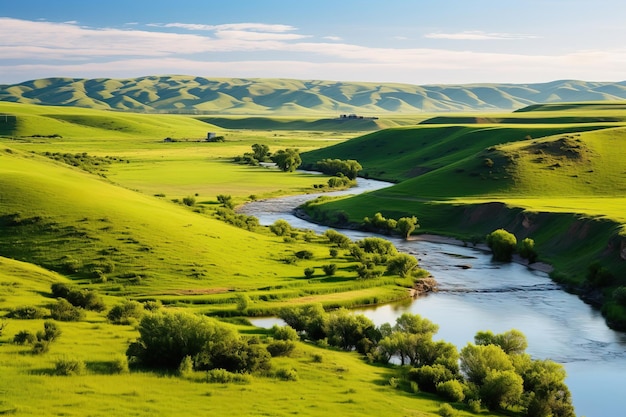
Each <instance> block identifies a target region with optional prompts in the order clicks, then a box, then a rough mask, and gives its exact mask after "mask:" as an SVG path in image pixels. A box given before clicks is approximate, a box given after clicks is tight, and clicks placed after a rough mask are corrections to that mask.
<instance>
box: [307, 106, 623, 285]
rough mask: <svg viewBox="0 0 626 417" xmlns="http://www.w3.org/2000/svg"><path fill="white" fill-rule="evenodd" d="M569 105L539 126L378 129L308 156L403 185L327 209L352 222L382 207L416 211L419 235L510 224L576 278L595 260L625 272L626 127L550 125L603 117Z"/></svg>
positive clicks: (539, 116)
mask: <svg viewBox="0 0 626 417" xmlns="http://www.w3.org/2000/svg"><path fill="white" fill-rule="evenodd" d="M569 107H570V108H571V109H570V110H569V111H563V110H561V111H560V113H558V115H555V114H554V112H545V113H536V114H534V117H535V124H530V123H524V124H521V125H506V124H501V125H497V124H472V125H459V126H449V125H431V124H425V125H423V126H419V127H413V128H402V129H390V130H386V131H381V132H375V133H372V134H369V135H366V136H363V137H360V138H357V139H354V140H351V141H348V142H344V143H341V144H339V145H336V146H335V147H333V148H324V149H320V150H317V151H313V152H311V153H309V154H306V155H305V160H306V161H314V160H317V159H320V158H324V157H331V155H332V157H343V158H346V157H351V158H355V159H357V160H359V161H360V162H361V164H362V165H363V166H364V172H366V173H368V174H369V175H370V176H373V177H379V178H383V179H390V180H394V181H401V182H400V183H399V184H397V185H395V186H393V187H390V188H387V189H384V190H380V191H377V192H373V193H369V194H368V195H362V196H357V197H354V198H350V199H342V200H340V201H337V202H331V203H328V204H327V205H324V210H330V211H335V210H343V211H346V212H347V213H349V214H350V217H351V219H352V220H354V221H360V220H361V219H362V218H363V217H364V216H371V215H372V214H374V213H375V212H377V211H380V212H382V213H383V215H385V216H386V217H393V218H398V217H401V216H404V215H407V214H409V215H413V214H415V215H417V217H418V218H419V219H420V223H421V224H422V229H421V231H422V232H433V233H443V234H448V235H452V236H457V237H460V238H463V239H466V240H469V239H472V238H473V237H474V236H484V235H485V234H486V233H489V232H490V231H492V230H494V229H496V228H500V227H505V228H507V229H508V230H511V231H512V232H514V233H515V234H516V235H517V236H518V239H521V238H524V237H531V238H533V239H534V240H535V241H536V243H537V245H538V250H539V254H540V258H542V259H543V260H545V261H548V262H551V263H553V264H554V265H555V266H556V267H557V269H558V270H559V271H560V272H561V278H562V279H564V280H566V281H568V282H570V283H579V284H580V283H581V282H582V281H583V279H584V276H585V273H586V270H587V266H588V265H589V264H591V263H592V262H594V261H596V260H599V261H601V262H602V263H603V264H604V265H606V266H607V267H609V268H610V269H611V270H612V271H613V273H614V275H615V276H617V277H623V276H624V274H623V272H624V261H622V260H620V258H619V254H620V250H621V248H623V245H624V243H623V242H624V238H623V236H624V234H625V231H624V224H626V217H625V216H624V210H623V208H624V207H626V198H624V195H625V192H626V189H625V185H624V184H626V181H625V179H626V178H625V177H626V174H625V173H626V155H625V152H626V146H624V144H623V143H624V139H625V138H626V129H625V128H623V127H615V124H609V125H604V124H598V123H582V124H560V123H555V124H545V122H546V120H545V119H544V117H545V116H546V115H547V114H548V113H550V116H549V122H552V123H554V121H558V120H559V119H560V118H570V117H579V115H580V114H587V115H588V117H590V118H594V117H597V118H600V119H602V118H603V117H604V116H605V114H604V112H603V111H602V110H598V109H597V108H595V106H591V107H587V106H574V105H569ZM604 111H607V110H606V109H604ZM608 111H609V113H612V114H615V111H616V110H615V107H614V106H612V107H611V109H610V110H608ZM589 112H591V113H589ZM595 112H597V113H595ZM529 114H530V113H529ZM527 117H528V116H527ZM527 121H528V120H527ZM487 158H489V159H490V160H491V161H493V163H494V165H493V166H492V167H488V166H486V165H485V160H486V159H487ZM489 202H499V204H494V203H489ZM486 203H489V204H486ZM507 207H508V208H507ZM524 210H525V211H524ZM550 213H553V214H550ZM554 213H559V214H554ZM572 255H573V256H572ZM620 282H621V280H620Z"/></svg>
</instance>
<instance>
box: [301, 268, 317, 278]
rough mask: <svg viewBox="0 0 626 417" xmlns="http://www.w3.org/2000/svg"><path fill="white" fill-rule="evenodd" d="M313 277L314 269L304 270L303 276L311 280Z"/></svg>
mask: <svg viewBox="0 0 626 417" xmlns="http://www.w3.org/2000/svg"><path fill="white" fill-rule="evenodd" d="M313 275H315V269H314V268H304V276H305V277H306V278H313Z"/></svg>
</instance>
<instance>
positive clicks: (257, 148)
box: [252, 143, 270, 162]
mask: <svg viewBox="0 0 626 417" xmlns="http://www.w3.org/2000/svg"><path fill="white" fill-rule="evenodd" d="M252 154H253V156H254V159H256V160H257V161H261V162H263V161H266V160H267V159H268V158H269V156H270V147H269V146H267V145H264V144H260V143H255V144H254V145H252Z"/></svg>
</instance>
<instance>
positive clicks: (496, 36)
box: [424, 30, 537, 41]
mask: <svg viewBox="0 0 626 417" xmlns="http://www.w3.org/2000/svg"><path fill="white" fill-rule="evenodd" d="M424 37H425V38H428V39H450V40H463V41H485V40H511V39H536V38H537V36H534V35H528V34H520V33H489V32H483V31H479V30H477V31H465V32H457V33H427V34H426V35H424Z"/></svg>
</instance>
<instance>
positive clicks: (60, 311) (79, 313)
mask: <svg viewBox="0 0 626 417" xmlns="http://www.w3.org/2000/svg"><path fill="white" fill-rule="evenodd" d="M50 316H51V317H52V318H53V319H55V320H59V321H81V320H83V319H84V318H85V312H84V311H83V309H81V308H78V307H74V306H73V305H72V304H71V303H70V302H69V301H67V300H66V299H64V298H60V299H59V300H57V302H56V303H55V304H52V305H51V306H50Z"/></svg>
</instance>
